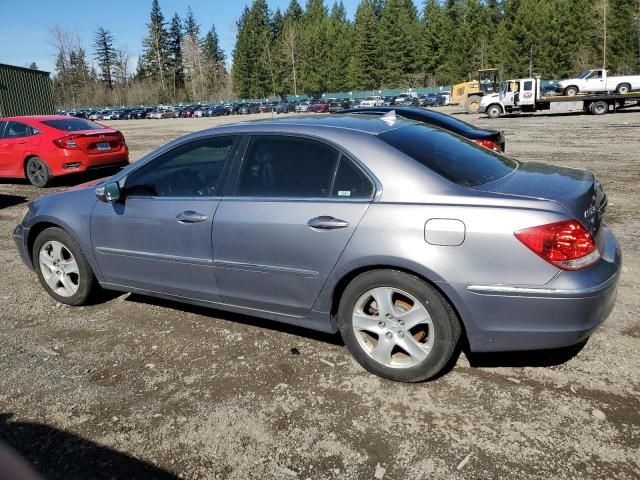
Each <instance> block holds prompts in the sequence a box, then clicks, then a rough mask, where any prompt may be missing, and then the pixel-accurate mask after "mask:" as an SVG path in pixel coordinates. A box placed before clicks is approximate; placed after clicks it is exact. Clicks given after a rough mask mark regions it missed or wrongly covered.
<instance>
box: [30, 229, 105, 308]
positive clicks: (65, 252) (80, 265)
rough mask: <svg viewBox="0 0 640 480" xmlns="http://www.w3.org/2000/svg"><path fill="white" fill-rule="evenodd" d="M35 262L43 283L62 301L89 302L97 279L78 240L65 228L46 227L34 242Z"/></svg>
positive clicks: (79, 303) (52, 294) (49, 291)
mask: <svg viewBox="0 0 640 480" xmlns="http://www.w3.org/2000/svg"><path fill="white" fill-rule="evenodd" d="M32 254H33V257H32V258H33V264H34V267H35V269H36V273H37V274H38V278H39V279H40V283H41V284H42V286H43V287H44V288H45V290H47V292H48V293H49V295H51V296H52V297H53V298H54V299H56V300H57V301H59V302H60V303H64V304H67V305H82V304H84V303H86V301H87V299H88V298H89V296H90V295H91V293H92V291H93V290H94V289H95V288H97V281H96V278H95V276H94V275H93V271H92V270H91V266H90V265H89V262H88V261H87V259H86V258H85V256H84V254H83V253H82V250H81V248H80V246H79V245H78V243H77V242H76V241H75V240H74V239H73V238H72V237H71V236H70V235H69V234H68V233H67V232H65V231H64V230H63V229H61V228H58V227H51V228H47V229H45V230H43V231H42V232H41V233H40V234H39V235H38V236H37V237H36V240H35V242H34V244H33V253H32Z"/></svg>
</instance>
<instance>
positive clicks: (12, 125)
mask: <svg viewBox="0 0 640 480" xmlns="http://www.w3.org/2000/svg"><path fill="white" fill-rule="evenodd" d="M31 130H32V129H31V127H30V126H29V125H26V124H24V123H22V122H14V121H9V122H7V125H6V126H5V129H4V135H3V137H2V138H22V137H28V136H29V135H31Z"/></svg>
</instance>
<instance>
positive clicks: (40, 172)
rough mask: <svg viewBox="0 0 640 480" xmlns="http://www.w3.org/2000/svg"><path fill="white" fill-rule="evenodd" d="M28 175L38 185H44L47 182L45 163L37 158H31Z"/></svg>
mask: <svg viewBox="0 0 640 480" xmlns="http://www.w3.org/2000/svg"><path fill="white" fill-rule="evenodd" d="M27 177H29V181H30V182H31V183H32V184H34V185H36V186H42V185H44V184H45V183H46V182H47V170H46V167H45V165H44V163H42V162H41V161H39V160H37V159H36V160H29V162H28V163H27Z"/></svg>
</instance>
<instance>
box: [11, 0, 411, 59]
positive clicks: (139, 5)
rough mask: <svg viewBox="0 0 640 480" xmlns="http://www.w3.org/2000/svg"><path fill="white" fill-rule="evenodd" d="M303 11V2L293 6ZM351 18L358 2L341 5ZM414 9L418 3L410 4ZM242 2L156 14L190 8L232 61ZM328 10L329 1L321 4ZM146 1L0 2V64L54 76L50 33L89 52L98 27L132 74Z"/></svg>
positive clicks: (171, 7) (183, 3)
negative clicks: (70, 38) (70, 34)
mask: <svg viewBox="0 0 640 480" xmlns="http://www.w3.org/2000/svg"><path fill="white" fill-rule="evenodd" d="M268 1H269V5H270V7H271V9H272V10H275V9H276V8H277V7H280V9H281V10H284V9H286V7H287V5H288V4H289V0H268ZM298 1H299V3H300V4H301V5H303V6H304V4H305V3H306V0H298ZM343 2H344V5H345V7H346V9H347V14H348V15H349V17H350V18H353V15H354V13H355V9H356V7H357V5H358V3H359V0H343ZM414 2H415V3H416V5H417V6H419V5H420V4H422V0H414ZM247 3H250V1H245V0H160V8H161V9H162V13H163V14H164V16H165V19H167V20H169V19H170V18H171V17H172V16H173V14H174V13H175V12H177V13H178V15H180V16H181V17H184V16H185V14H186V12H187V8H188V7H189V6H191V8H192V9H193V12H194V14H195V16H196V18H197V19H198V21H199V22H200V25H201V27H202V29H203V31H206V30H208V29H209V28H210V27H211V25H212V24H215V26H216V30H217V32H218V36H219V37H220V42H221V44H222V48H224V50H225V53H226V54H227V57H228V58H230V57H231V52H232V50H233V45H234V43H235V21H236V19H237V18H238V17H239V15H240V13H241V11H242V9H243V7H244V5H245V4H247ZM325 4H327V5H329V6H330V5H332V4H333V0H325ZM150 7H151V0H107V1H103V0H23V1H19V2H16V1H11V0H0V63H9V64H12V65H19V66H28V65H29V64H30V63H31V62H36V63H37V64H38V67H39V68H41V69H43V70H48V71H53V67H54V61H55V60H54V55H55V51H54V48H53V46H52V45H51V40H50V35H49V28H50V27H52V26H56V25H57V26H60V27H63V28H66V29H69V30H71V31H74V32H77V34H78V35H79V37H80V40H81V42H82V44H83V45H84V46H85V48H86V49H87V50H88V51H90V50H91V47H90V46H91V43H92V38H93V32H94V31H95V29H96V28H97V27H98V26H102V27H104V28H106V29H108V30H111V32H112V33H113V35H114V37H115V40H116V42H115V45H116V46H117V47H126V48H127V49H128V51H129V53H130V54H131V55H132V67H133V68H135V62H136V60H137V56H138V54H139V53H140V50H141V48H142V38H143V36H144V35H145V34H146V26H145V24H146V22H147V21H148V19H149V10H150Z"/></svg>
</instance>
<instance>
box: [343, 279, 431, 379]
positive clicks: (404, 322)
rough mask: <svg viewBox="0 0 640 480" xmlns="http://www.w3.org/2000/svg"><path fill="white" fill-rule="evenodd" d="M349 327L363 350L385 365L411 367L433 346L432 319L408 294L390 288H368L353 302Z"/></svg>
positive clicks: (425, 356)
mask: <svg viewBox="0 0 640 480" xmlns="http://www.w3.org/2000/svg"><path fill="white" fill-rule="evenodd" d="M351 323H352V326H353V330H354V333H355V336H356V339H357V341H358V343H359V345H360V347H361V348H362V349H363V351H364V352H366V353H367V355H369V357H371V358H372V359H373V360H375V361H376V362H378V363H380V364H381V365H383V366H385V367H390V368H411V367H415V366H416V365H418V364H420V363H422V362H423V361H424V360H425V359H426V358H427V356H428V355H429V353H430V352H431V349H432V348H433V342H434V338H435V332H434V328H433V321H432V320H431V316H430V315H429V312H428V311H427V309H426V308H425V306H424V305H423V304H422V303H421V302H420V301H419V300H417V299H416V298H415V297H414V296H412V295H411V294H409V293H407V292H405V291H403V290H400V289H397V288H393V287H378V288H374V289H371V290H369V291H367V292H366V293H365V294H364V295H362V296H361V297H360V298H359V299H358V301H357V302H356V304H355V307H354V310H353V315H352V322H351Z"/></svg>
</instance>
